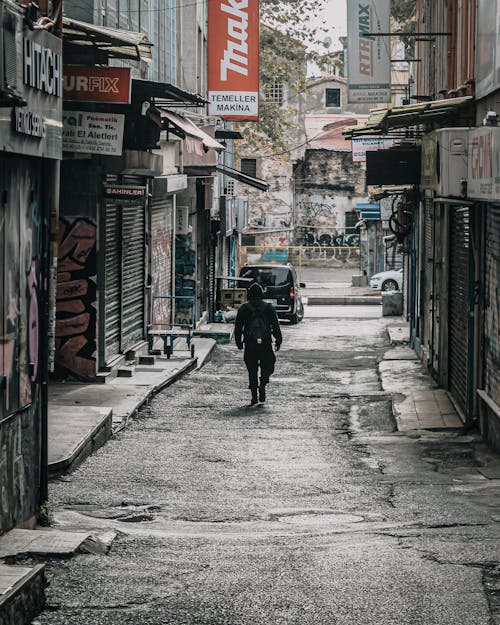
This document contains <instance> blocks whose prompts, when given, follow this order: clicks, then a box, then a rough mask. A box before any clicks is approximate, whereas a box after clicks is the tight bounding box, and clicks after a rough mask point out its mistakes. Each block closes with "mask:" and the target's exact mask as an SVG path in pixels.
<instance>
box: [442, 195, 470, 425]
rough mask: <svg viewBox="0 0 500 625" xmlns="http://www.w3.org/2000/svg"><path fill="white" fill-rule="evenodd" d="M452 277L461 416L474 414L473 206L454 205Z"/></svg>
mask: <svg viewBox="0 0 500 625" xmlns="http://www.w3.org/2000/svg"><path fill="white" fill-rule="evenodd" d="M449 218H450V219H449V279H448V390H449V392H450V394H451V396H452V398H453V400H454V402H455V405H456V407H457V408H458V411H459V413H460V416H461V417H462V419H463V420H464V421H465V420H467V419H469V418H470V417H471V416H472V415H471V413H472V402H473V392H474V390H473V362H472V361H473V357H472V353H473V337H474V316H473V309H474V296H473V295H474V294H473V284H474V265H473V254H472V237H471V224H470V209H469V208H468V207H462V206H450V214H449Z"/></svg>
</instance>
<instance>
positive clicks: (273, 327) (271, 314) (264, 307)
mask: <svg viewBox="0 0 500 625" xmlns="http://www.w3.org/2000/svg"><path fill="white" fill-rule="evenodd" d="M255 310H259V311H261V312H262V315H263V317H264V319H265V320H266V322H267V324H268V327H269V330H270V332H269V336H270V337H271V334H272V336H274V340H275V342H276V349H279V347H280V345H281V342H282V340H283V337H282V336H281V328H280V324H279V321H278V317H277V315H276V311H275V310H274V307H273V305H272V304H269V302H264V301H262V300H261V299H252V300H250V301H249V302H246V303H245V304H242V305H241V307H240V308H239V309H238V314H237V315H236V325H235V328H234V340H235V341H236V345H237V346H238V347H239V349H241V348H242V347H243V343H246V342H247V341H246V340H245V329H246V328H247V327H248V325H249V323H250V321H251V319H252V317H253V315H254V311H255ZM269 340H271V339H269Z"/></svg>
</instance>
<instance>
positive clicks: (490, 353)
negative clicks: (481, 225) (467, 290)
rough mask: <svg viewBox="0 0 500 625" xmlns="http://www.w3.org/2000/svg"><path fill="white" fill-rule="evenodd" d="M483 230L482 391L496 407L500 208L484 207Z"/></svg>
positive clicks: (499, 394) (499, 399) (499, 391)
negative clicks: (484, 219)
mask: <svg viewBox="0 0 500 625" xmlns="http://www.w3.org/2000/svg"><path fill="white" fill-rule="evenodd" d="M485 230H486V232H485V285H484V288H485V293H484V339H483V344H484V382H483V387H484V390H485V392H486V393H487V394H488V396H489V397H490V398H491V399H492V400H493V401H494V402H495V403H496V404H497V405H498V406H500V340H499V328H500V205H494V204H488V206H487V207H486V227H485Z"/></svg>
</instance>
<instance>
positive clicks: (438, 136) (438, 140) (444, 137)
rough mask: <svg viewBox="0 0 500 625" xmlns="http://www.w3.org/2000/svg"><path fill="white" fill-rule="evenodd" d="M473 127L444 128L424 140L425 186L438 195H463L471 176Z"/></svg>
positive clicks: (423, 171) (423, 184) (423, 173)
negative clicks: (468, 160)
mask: <svg viewBox="0 0 500 625" xmlns="http://www.w3.org/2000/svg"><path fill="white" fill-rule="evenodd" d="M469 130H470V129H469V128H442V129H441V130H435V131H434V132H431V133H429V134H428V135H426V136H425V137H424V139H423V141H422V179H421V184H420V186H421V188H422V189H424V190H425V189H430V190H431V191H434V192H435V194H436V195H437V196H438V197H462V195H463V192H464V184H463V183H464V181H465V180H466V179H467V151H468V136H469Z"/></svg>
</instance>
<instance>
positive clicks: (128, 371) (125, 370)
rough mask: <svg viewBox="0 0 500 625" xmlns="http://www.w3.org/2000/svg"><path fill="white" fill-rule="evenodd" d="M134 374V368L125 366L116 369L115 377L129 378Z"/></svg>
mask: <svg viewBox="0 0 500 625" xmlns="http://www.w3.org/2000/svg"><path fill="white" fill-rule="evenodd" d="M134 374H135V366H134V365H127V366H125V367H118V369H117V371H116V375H117V377H119V378H131V377H133V376H134Z"/></svg>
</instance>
